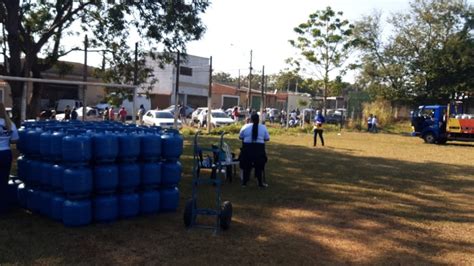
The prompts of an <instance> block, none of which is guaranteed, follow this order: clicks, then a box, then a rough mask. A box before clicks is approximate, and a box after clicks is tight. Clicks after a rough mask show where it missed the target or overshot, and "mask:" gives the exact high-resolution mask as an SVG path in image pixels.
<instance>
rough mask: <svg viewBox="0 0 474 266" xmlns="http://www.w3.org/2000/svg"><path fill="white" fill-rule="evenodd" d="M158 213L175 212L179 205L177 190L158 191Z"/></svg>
mask: <svg viewBox="0 0 474 266" xmlns="http://www.w3.org/2000/svg"><path fill="white" fill-rule="evenodd" d="M160 196H161V197H160V211H164V212H175V211H176V210H177V209H178V205H179V190H178V188H177V187H174V188H163V189H161V190H160Z"/></svg>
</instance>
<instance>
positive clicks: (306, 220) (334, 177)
mask: <svg viewBox="0 0 474 266" xmlns="http://www.w3.org/2000/svg"><path fill="white" fill-rule="evenodd" d="M189 139H191V138H188V139H187V140H186V142H185V154H184V156H183V157H182V164H183V167H184V173H183V180H182V181H181V185H180V190H181V206H180V209H179V210H178V213H172V214H160V215H155V216H148V217H138V218H135V219H131V220H124V221H119V222H117V223H114V224H106V225H103V224H97V225H91V226H88V227H85V228H64V227H63V226H62V225H60V224H58V223H54V222H51V221H49V220H47V219H46V218H42V217H39V216H36V215H31V214H27V213H25V212H23V211H17V212H15V213H13V214H10V215H8V216H6V217H5V218H3V219H0V264H3V263H21V264H23V263H26V264H31V263H35V264H36V263H43V264H46V263H47V264H78V263H83V264H98V263H100V264H143V263H146V262H153V263H160V264H162V263H163V264H164V263H166V264H191V263H196V262H197V263H200V264H211V263H212V264H348V263H349V264H350V263H363V264H399V263H404V264H442V263H443V261H441V260H440V257H439V256H440V254H443V253H449V252H459V251H462V252H466V253H468V252H470V251H471V252H472V251H474V243H473V241H472V238H471V240H469V238H463V237H461V236H459V235H456V234H455V236H453V237H445V236H443V235H441V234H440V232H439V231H438V229H437V227H433V226H432V225H433V224H442V225H446V226H451V227H453V230H455V232H462V231H463V228H464V227H463V225H464V224H472V223H474V216H473V208H472V207H471V206H470V205H469V204H472V200H473V196H472V195H473V193H474V189H473V188H474V167H469V166H458V165H446V164H440V163H411V162H408V161H401V160H393V159H384V158H381V157H379V158H375V157H357V156H352V155H348V154H347V152H348V151H347V150H343V149H328V148H321V147H318V148H309V147H303V146H295V145H291V144H289V143H288V144H284V145H283V144H278V143H270V144H269V145H268V147H267V150H268V155H269V158H270V160H269V163H268V165H267V168H266V169H267V170H266V172H267V180H268V182H269V183H270V187H269V188H268V189H266V190H261V189H258V188H257V187H256V181H255V180H252V181H254V182H253V183H251V184H250V185H249V186H248V187H247V188H245V189H242V188H241V187H240V184H239V182H238V178H235V179H234V182H233V183H231V184H225V185H224V187H223V193H222V198H223V200H230V201H231V202H232V203H233V205H234V217H233V224H232V227H231V229H230V230H229V231H227V232H224V233H222V234H220V235H217V236H214V235H213V234H212V232H210V231H208V230H202V229H196V230H194V229H192V230H186V229H185V228H184V226H183V222H182V211H183V205H184V202H185V200H186V199H187V198H188V197H189V196H190V195H191V178H192V174H191V169H192V149H191V148H192V147H191V142H190V141H189ZM217 141H218V138H217V137H203V138H202V145H204V146H206V145H210V143H214V142H217ZM227 142H229V144H230V145H231V147H233V148H234V150H237V148H238V147H239V146H240V142H239V141H238V140H232V139H229V140H227ZM349 150H350V149H349ZM200 193H202V194H203V197H202V198H200V199H203V200H209V201H210V202H212V200H214V199H215V194H214V192H213V191H212V188H211V189H210V190H209V189H207V190H206V189H204V188H202V189H200ZM466 239H468V240H466ZM468 254H469V253H468ZM471 254H472V253H471ZM453 262H454V261H453Z"/></svg>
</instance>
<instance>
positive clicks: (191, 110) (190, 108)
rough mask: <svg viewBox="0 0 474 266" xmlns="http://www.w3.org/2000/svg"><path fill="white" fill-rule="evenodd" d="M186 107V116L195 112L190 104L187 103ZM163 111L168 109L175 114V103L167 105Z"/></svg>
mask: <svg viewBox="0 0 474 266" xmlns="http://www.w3.org/2000/svg"><path fill="white" fill-rule="evenodd" d="M185 107H186V111H185V114H186V117H191V114H192V113H193V111H194V108H192V107H191V106H189V105H185ZM163 111H168V112H171V113H172V114H174V104H173V105H170V106H168V107H166V108H165V109H163Z"/></svg>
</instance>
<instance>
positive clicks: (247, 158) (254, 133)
mask: <svg viewBox="0 0 474 266" xmlns="http://www.w3.org/2000/svg"><path fill="white" fill-rule="evenodd" d="M250 120H251V123H248V124H245V125H244V126H243V127H242V128H241V129H240V134H239V139H241V140H242V149H241V153H240V168H241V169H242V170H243V177H242V187H246V186H247V182H248V181H249V179H250V172H251V171H252V168H255V177H257V180H258V186H259V187H260V188H265V187H268V185H267V184H266V183H264V180H263V171H264V169H265V164H266V163H267V154H266V152H265V142H267V141H269V140H270V135H269V134H268V130H267V128H266V127H265V125H262V124H260V121H259V120H260V119H259V117H258V114H252V116H251V117H250Z"/></svg>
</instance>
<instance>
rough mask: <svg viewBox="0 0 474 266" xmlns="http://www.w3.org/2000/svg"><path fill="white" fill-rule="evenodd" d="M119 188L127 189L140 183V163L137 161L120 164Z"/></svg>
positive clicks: (133, 187)
mask: <svg viewBox="0 0 474 266" xmlns="http://www.w3.org/2000/svg"><path fill="white" fill-rule="evenodd" d="M118 170H119V188H120V189H122V190H124V191H126V190H132V189H135V188H137V187H138V186H139V185H140V165H139V164H136V163H121V164H119V169H118Z"/></svg>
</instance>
